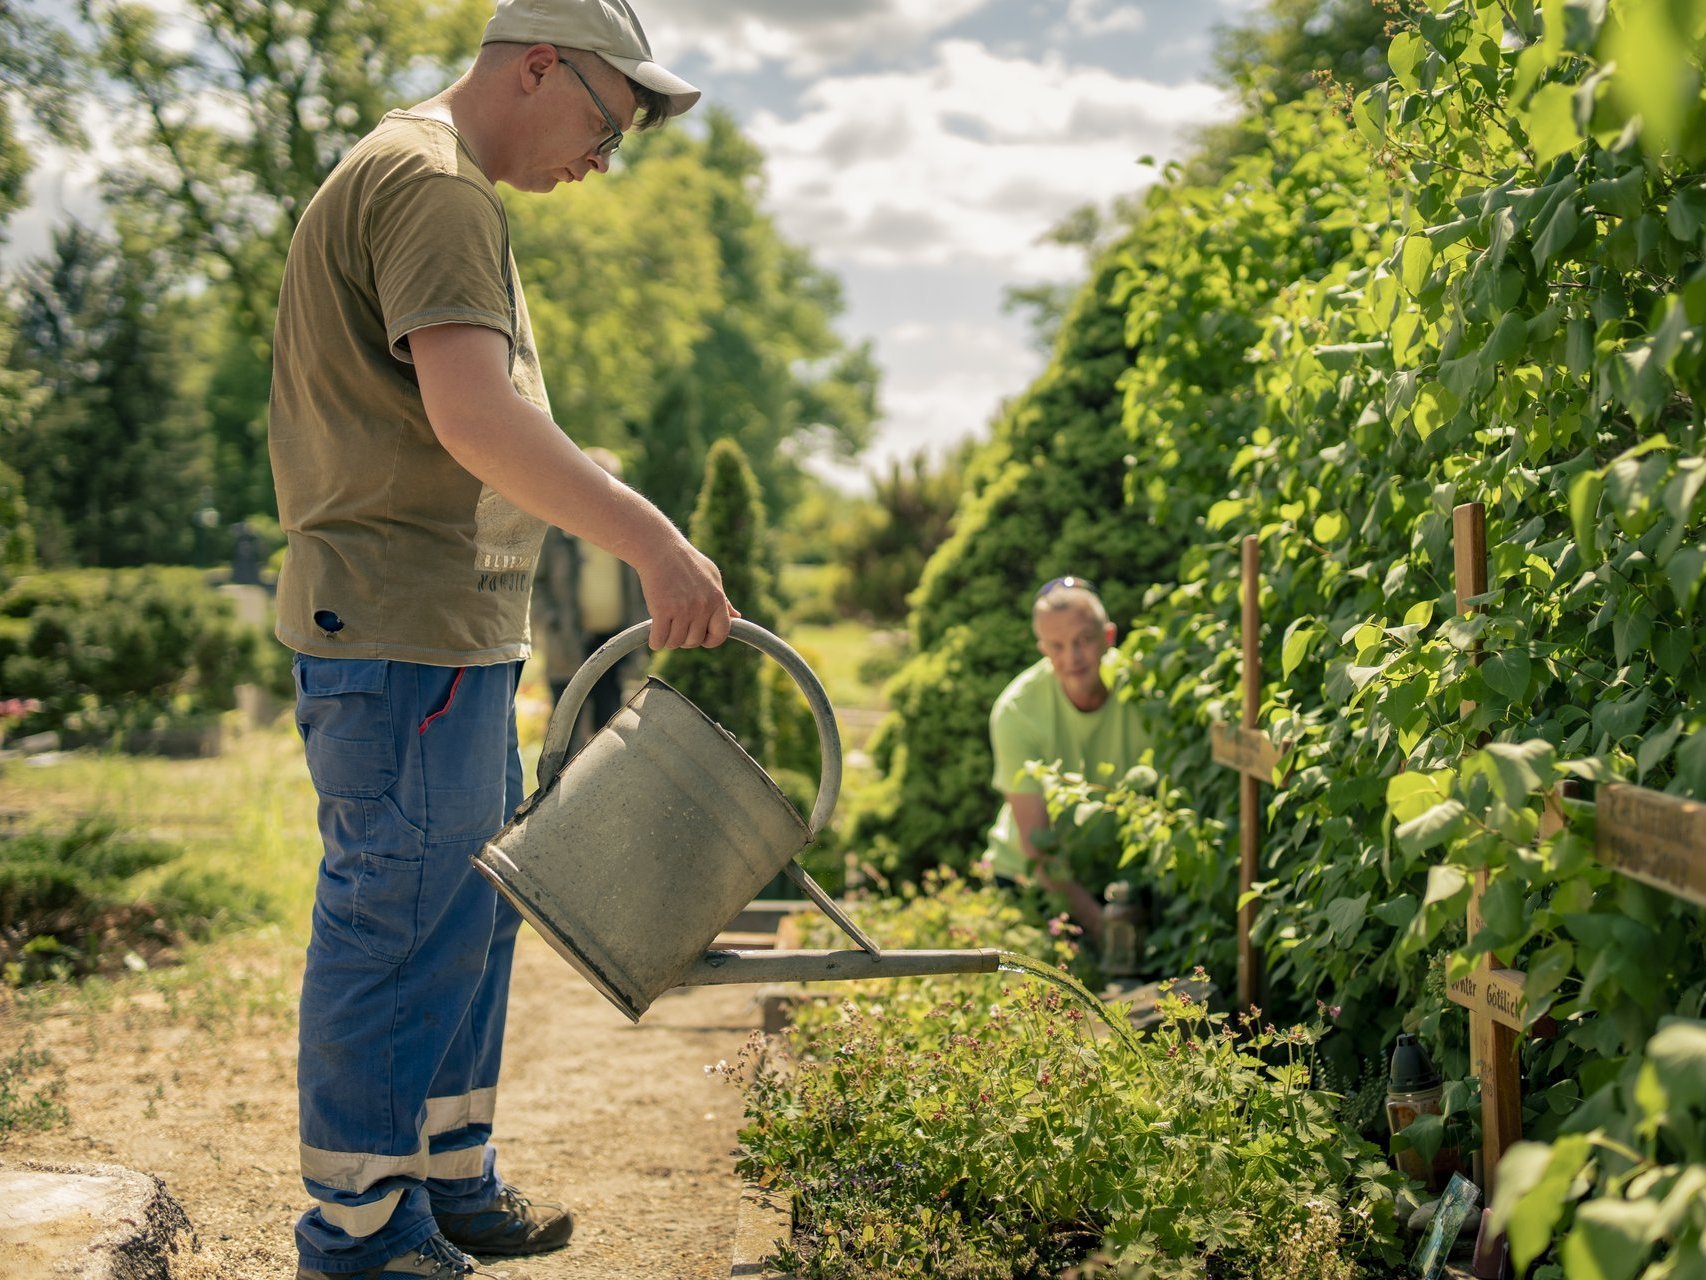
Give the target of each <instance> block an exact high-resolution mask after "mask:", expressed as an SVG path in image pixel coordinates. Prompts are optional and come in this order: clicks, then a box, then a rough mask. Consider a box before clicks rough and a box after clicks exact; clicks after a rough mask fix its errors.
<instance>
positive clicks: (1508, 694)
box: [1481, 649, 1534, 706]
mask: <svg viewBox="0 0 1706 1280" xmlns="http://www.w3.org/2000/svg"><path fill="white" fill-rule="evenodd" d="M1533 665H1534V664H1533V663H1532V662H1531V661H1530V660H1529V657H1528V655H1527V654H1526V653H1524V652H1523V651H1522V650H1521V649H1512V650H1509V651H1508V652H1506V653H1495V654H1494V655H1493V656H1492V657H1490V658H1488V659H1487V660H1486V661H1485V662H1483V663H1482V664H1481V676H1482V678H1483V679H1484V680H1486V682H1487V686H1488V687H1489V688H1490V689H1492V690H1493V692H1494V693H1497V694H1500V695H1502V696H1503V697H1504V698H1505V700H1506V701H1508V702H1510V703H1511V704H1512V705H1513V706H1515V705H1521V704H1522V703H1523V700H1524V695H1526V694H1527V693H1528V677H1529V674H1530V672H1531V671H1532V670H1533Z"/></svg>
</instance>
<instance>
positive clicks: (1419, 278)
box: [1398, 235, 1434, 297]
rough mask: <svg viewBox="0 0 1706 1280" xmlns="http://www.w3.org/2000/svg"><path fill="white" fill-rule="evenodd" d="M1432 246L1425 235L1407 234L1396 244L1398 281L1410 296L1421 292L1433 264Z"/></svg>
mask: <svg viewBox="0 0 1706 1280" xmlns="http://www.w3.org/2000/svg"><path fill="white" fill-rule="evenodd" d="M1433 259H1434V251H1433V246H1432V245H1431V244H1430V243H1429V242H1428V238H1427V237H1426V236H1425V235H1408V236H1405V237H1404V242H1403V243H1402V244H1401V245H1399V246H1398V282H1399V283H1400V284H1402V285H1403V286H1404V292H1405V293H1407V294H1409V295H1410V296H1411V297H1415V296H1416V295H1417V294H1419V293H1421V291H1422V287H1423V286H1424V285H1425V284H1427V282H1428V268H1429V267H1431V266H1433Z"/></svg>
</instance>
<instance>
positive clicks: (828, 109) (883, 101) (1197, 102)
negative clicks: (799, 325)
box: [749, 40, 1228, 279]
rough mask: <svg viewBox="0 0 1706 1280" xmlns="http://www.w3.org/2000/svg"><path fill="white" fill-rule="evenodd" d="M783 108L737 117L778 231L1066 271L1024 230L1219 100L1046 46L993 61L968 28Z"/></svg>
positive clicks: (1013, 270)
mask: <svg viewBox="0 0 1706 1280" xmlns="http://www.w3.org/2000/svg"><path fill="white" fill-rule="evenodd" d="M801 101H802V105H801V110H800V111H799V113H798V114H796V115H794V116H792V117H783V116H781V115H779V114H776V113H775V112H761V113H759V114H758V115H757V116H755V117H754V118H753V119H752V121H751V122H750V124H749V130H750V132H751V134H752V136H753V137H754V139H755V140H756V141H757V142H758V143H759V145H760V146H761V147H762V148H763V149H764V151H765V153H766V155H767V157H768V164H767V169H768V172H769V174H770V183H771V201H770V203H771V206H772V207H773V208H774V209H775V211H776V213H777V216H778V218H779V219H780V221H781V223H782V225H783V227H784V229H785V230H786V231H787V232H788V234H790V235H791V236H794V237H796V238H798V239H800V240H803V241H805V242H806V243H809V244H810V245H812V247H813V249H814V250H815V251H816V252H818V253H819V254H821V255H823V256H824V258H826V259H828V260H829V261H830V262H831V263H837V262H839V263H860V264H865V265H891V266H892V265H907V264H911V265H951V264H971V263H977V264H982V265H986V266H998V267H999V268H1000V270H1001V272H1002V274H1003V276H1005V277H1006V278H1008V279H1038V278H1053V277H1058V276H1060V275H1062V274H1068V273H1070V272H1072V271H1075V270H1081V269H1082V262H1081V259H1080V257H1079V256H1078V255H1077V254H1076V252H1074V251H1070V250H1060V249H1055V248H1052V247H1041V246H1038V245H1037V243H1036V241H1037V239H1038V237H1040V236H1041V235H1042V234H1043V233H1044V232H1045V231H1046V230H1047V229H1048V228H1049V227H1050V226H1051V225H1053V224H1054V223H1055V222H1056V221H1058V220H1059V219H1060V218H1061V217H1062V216H1063V215H1065V214H1066V213H1068V212H1070V211H1071V210H1072V209H1074V208H1077V207H1078V206H1080V205H1083V204H1086V203H1096V204H1103V203H1106V202H1107V201H1109V200H1111V199H1112V198H1113V197H1115V196H1119V195H1124V194H1127V193H1130V192H1132V191H1134V190H1136V189H1137V188H1138V187H1139V186H1141V185H1142V184H1143V182H1144V181H1145V180H1146V176H1147V171H1145V170H1142V169H1139V168H1138V167H1137V165H1136V163H1135V162H1136V160H1137V158H1138V157H1139V156H1141V155H1145V154H1151V153H1153V154H1159V155H1168V154H1173V153H1176V152H1177V150H1178V149H1179V142H1180V137H1181V134H1182V133H1183V131H1184V130H1186V129H1187V128H1189V127H1190V126H1192V125H1196V124H1199V123H1202V122H1204V121H1207V120H1211V119H1215V118H1217V117H1219V116H1221V115H1223V114H1224V113H1225V112H1226V110H1227V109H1228V106H1227V101H1226V98H1225V96H1224V95H1223V94H1222V93H1221V92H1220V91H1219V90H1216V89H1214V88H1212V87H1210V86H1209V85H1207V84H1203V83H1189V84H1184V85H1163V84H1156V83H1152V82H1148V81H1144V80H1138V79H1135V78H1131V77H1126V76H1120V75H1117V74H1115V73H1114V72H1112V71H1110V70H1107V69H1104V68H1100V67H1095V66H1087V65H1082V64H1074V63H1068V62H1067V61H1065V60H1064V59H1063V58H1061V57H1060V56H1059V55H1053V54H1051V55H1047V56H1045V57H1043V58H1041V59H1040V60H1039V59H1036V58H1023V57H1001V56H998V55H996V54H994V53H992V52H991V51H990V50H989V49H987V48H985V47H984V46H982V45H980V44H977V43H975V42H972V41H968V40H950V41H945V42H943V43H941V44H940V45H939V46H937V48H936V58H935V61H934V64H933V65H931V66H928V67H926V68H924V69H923V70H917V71H898V70H897V71H888V72H879V73H872V74H865V75H847V76H840V77H832V78H829V79H825V80H821V81H819V82H818V83H817V84H815V85H813V86H812V87H811V88H809V89H807V90H806V91H805V92H804V94H803V95H802V100H801Z"/></svg>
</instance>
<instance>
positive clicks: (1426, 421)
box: [1411, 382, 1459, 440]
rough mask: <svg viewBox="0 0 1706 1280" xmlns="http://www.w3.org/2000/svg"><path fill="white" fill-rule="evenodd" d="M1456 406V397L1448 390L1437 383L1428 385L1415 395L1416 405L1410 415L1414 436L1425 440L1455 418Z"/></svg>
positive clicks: (1457, 402)
mask: <svg viewBox="0 0 1706 1280" xmlns="http://www.w3.org/2000/svg"><path fill="white" fill-rule="evenodd" d="M1458 404H1459V401H1458V399H1457V396H1456V395H1455V394H1453V393H1452V392H1451V391H1450V390H1449V389H1448V388H1446V387H1443V386H1441V385H1440V384H1439V383H1437V382H1430V383H1428V384H1427V385H1426V386H1425V387H1423V388H1422V389H1421V390H1420V391H1418V392H1417V393H1416V405H1415V409H1414V411H1413V412H1412V414H1411V421H1413V422H1414V423H1415V424H1416V434H1418V435H1419V436H1421V437H1422V439H1424V440H1426V439H1427V438H1428V437H1429V436H1431V435H1432V434H1433V433H1434V432H1436V431H1438V430H1439V429H1440V428H1441V427H1443V426H1444V425H1445V424H1446V423H1448V422H1450V421H1451V420H1452V418H1453V417H1454V416H1456V414H1457V409H1458Z"/></svg>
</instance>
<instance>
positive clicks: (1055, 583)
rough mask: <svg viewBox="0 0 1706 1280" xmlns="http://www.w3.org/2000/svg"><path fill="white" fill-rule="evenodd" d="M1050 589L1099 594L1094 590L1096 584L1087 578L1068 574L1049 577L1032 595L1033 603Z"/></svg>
mask: <svg viewBox="0 0 1706 1280" xmlns="http://www.w3.org/2000/svg"><path fill="white" fill-rule="evenodd" d="M1051 591H1088V592H1089V593H1090V594H1091V595H1093V596H1094V595H1099V594H1101V593H1100V592H1098V591H1097V590H1096V584H1095V583H1094V582H1091V581H1090V579H1088V578H1074V577H1072V576H1071V575H1070V574H1068V575H1067V576H1066V577H1064V578H1050V579H1049V580H1048V581H1047V582H1045V583H1043V585H1042V586H1040V587H1038V588H1037V594H1036V595H1035V596H1033V597H1032V601H1033V603H1034V602H1035V601H1037V600H1041V599H1042V598H1043V597H1044V596H1046V595H1047V594H1048V593H1049V592H1051Z"/></svg>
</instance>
